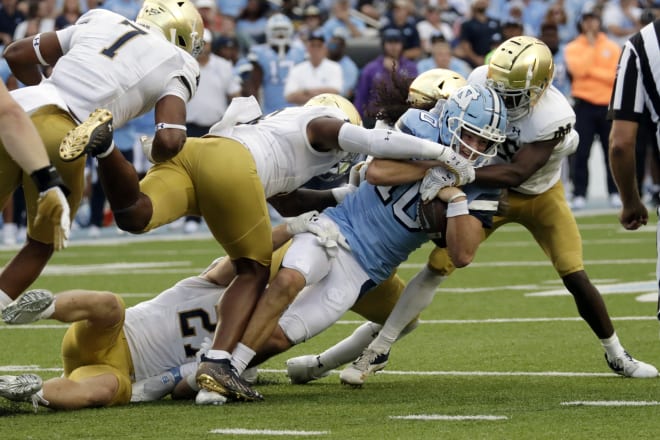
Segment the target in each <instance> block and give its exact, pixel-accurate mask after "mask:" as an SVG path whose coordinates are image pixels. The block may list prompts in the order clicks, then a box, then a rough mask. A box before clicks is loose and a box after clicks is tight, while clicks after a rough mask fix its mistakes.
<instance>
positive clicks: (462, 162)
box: [437, 147, 475, 186]
mask: <svg viewBox="0 0 660 440" xmlns="http://www.w3.org/2000/svg"><path fill="white" fill-rule="evenodd" d="M437 160H439V161H441V162H442V163H444V167H445V168H446V169H447V170H449V171H451V172H452V173H454V174H455V175H456V184H455V186H463V185H467V184H468V183H471V182H474V177H475V176H474V167H473V166H472V163H471V162H470V161H469V160H467V159H466V158H464V157H463V156H461V155H460V154H458V153H456V152H455V151H454V150H453V149H451V148H449V147H445V150H444V151H443V152H442V154H441V155H440V156H438V158H437Z"/></svg>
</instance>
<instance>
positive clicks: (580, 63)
mask: <svg viewBox="0 0 660 440" xmlns="http://www.w3.org/2000/svg"><path fill="white" fill-rule="evenodd" d="M600 24H601V22H600V17H599V16H598V15H596V14H595V13H594V12H589V11H588V12H585V13H584V14H582V18H581V19H580V22H579V25H580V35H579V36H578V37H577V38H576V39H575V40H573V41H571V42H570V43H568V44H567V45H566V51H565V55H566V67H567V68H568V72H569V73H570V75H571V78H572V85H571V91H572V95H573V99H574V100H575V103H574V106H573V107H574V110H575V131H577V132H578V134H579V135H580V141H579V143H578V148H577V151H576V152H575V155H574V156H573V160H572V163H573V173H572V178H573V200H572V204H571V207H572V208H573V209H575V210H577V209H582V208H584V207H585V205H586V197H587V186H588V184H589V155H590V153H591V146H592V144H593V142H594V137H595V135H598V138H599V140H600V144H601V146H602V149H603V153H604V154H603V156H604V160H605V164H604V165H605V171H606V175H607V190H608V193H609V195H610V205H612V207H613V208H620V207H621V199H620V198H619V194H618V190H617V187H616V184H615V183H614V180H613V179H612V174H611V172H610V166H609V159H608V151H609V135H610V129H611V127H612V121H610V120H608V118H607V108H608V105H609V103H610V96H611V95H612V89H613V87H614V79H615V76H616V69H617V63H618V61H619V55H620V54H621V49H620V47H619V45H618V44H617V43H616V42H615V41H613V40H611V39H609V38H608V37H607V35H606V34H605V33H604V32H601V27H600Z"/></svg>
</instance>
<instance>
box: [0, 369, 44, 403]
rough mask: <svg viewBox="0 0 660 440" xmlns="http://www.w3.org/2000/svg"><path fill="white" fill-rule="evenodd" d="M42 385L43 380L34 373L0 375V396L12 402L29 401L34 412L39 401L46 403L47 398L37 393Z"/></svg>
mask: <svg viewBox="0 0 660 440" xmlns="http://www.w3.org/2000/svg"><path fill="white" fill-rule="evenodd" d="M42 386H43V381H42V380H41V378H40V377H39V376H37V375H36V374H21V375H20V376H0V396H2V397H4V398H5V399H9V400H12V401H14V402H31V403H32V406H33V407H34V411H35V412H36V411H37V409H39V404H40V403H41V404H44V405H48V401H47V400H45V399H44V398H43V397H41V396H38V395H37V393H38V392H39V391H40V390H41V387H42Z"/></svg>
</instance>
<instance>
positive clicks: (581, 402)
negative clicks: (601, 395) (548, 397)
mask: <svg viewBox="0 0 660 440" xmlns="http://www.w3.org/2000/svg"><path fill="white" fill-rule="evenodd" d="M560 405H564V406H658V405H660V402H657V401H655V400H650V401H643V400H641V401H635V400H575V401H572V402H561V404H560Z"/></svg>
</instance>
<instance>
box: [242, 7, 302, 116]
mask: <svg viewBox="0 0 660 440" xmlns="http://www.w3.org/2000/svg"><path fill="white" fill-rule="evenodd" d="M293 34H294V30H293V23H292V22H291V19H290V18H289V17H287V16H286V15H284V14H279V13H278V14H273V15H272V16H271V17H270V18H269V19H268V21H267V22H266V43H265V44H258V45H255V46H252V47H251V48H250V52H249V53H248V55H247V57H246V58H247V59H246V60H239V62H238V63H237V68H238V69H239V70H241V72H244V73H243V75H242V76H243V77H244V80H243V87H244V94H245V95H246V96H250V95H252V96H262V99H261V107H262V108H263V110H264V113H270V112H274V111H275V110H278V109H281V108H284V107H289V106H291V103H289V102H288V101H287V100H286V99H284V85H285V84H286V79H287V77H288V76H289V70H290V69H291V68H292V67H293V66H295V65H296V64H298V63H302V62H303V61H305V47H304V46H303V45H302V44H300V43H299V42H296V41H294V40H293ZM248 63H249V64H250V66H251V68H250V69H249V70H248V72H249V73H245V70H244V69H243V68H242V66H243V65H245V64H248ZM260 88H261V89H262V90H263V94H262V95H260V94H259V89H260Z"/></svg>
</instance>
